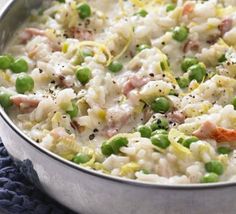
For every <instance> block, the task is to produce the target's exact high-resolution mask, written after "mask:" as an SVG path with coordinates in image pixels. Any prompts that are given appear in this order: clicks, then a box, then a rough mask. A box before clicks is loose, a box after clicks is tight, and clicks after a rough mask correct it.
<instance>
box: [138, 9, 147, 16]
mask: <svg viewBox="0 0 236 214" xmlns="http://www.w3.org/2000/svg"><path fill="white" fill-rule="evenodd" d="M137 14H138V15H139V16H141V17H146V16H147V14H148V12H147V11H146V10H143V9H142V10H140V11H139V12H138V13H137Z"/></svg>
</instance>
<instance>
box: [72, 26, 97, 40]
mask: <svg viewBox="0 0 236 214" xmlns="http://www.w3.org/2000/svg"><path fill="white" fill-rule="evenodd" d="M70 35H71V37H72V38H75V39H79V40H82V41H83V40H93V32H92V31H91V30H87V29H83V28H78V27H72V28H70Z"/></svg>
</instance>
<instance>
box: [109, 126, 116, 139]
mask: <svg viewBox="0 0 236 214" xmlns="http://www.w3.org/2000/svg"><path fill="white" fill-rule="evenodd" d="M117 133H118V129H117V128H115V127H114V128H110V129H108V130H107V132H106V136H107V137H109V138H111V137H113V136H114V135H116V134H117Z"/></svg>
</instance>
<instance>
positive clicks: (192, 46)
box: [183, 40, 200, 53]
mask: <svg viewBox="0 0 236 214" xmlns="http://www.w3.org/2000/svg"><path fill="white" fill-rule="evenodd" d="M199 46H200V43H199V42H198V41H194V40H188V41H187V42H186V43H185V45H184V47H183V52H184V53H186V52H188V51H190V50H191V51H198V50H199Z"/></svg>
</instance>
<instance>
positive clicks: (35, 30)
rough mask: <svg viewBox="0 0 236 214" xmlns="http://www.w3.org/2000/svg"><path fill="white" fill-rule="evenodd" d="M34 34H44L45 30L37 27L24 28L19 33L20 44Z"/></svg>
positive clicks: (24, 42)
mask: <svg viewBox="0 0 236 214" xmlns="http://www.w3.org/2000/svg"><path fill="white" fill-rule="evenodd" d="M34 36H45V31H44V30H40V29H38V28H26V29H25V30H24V31H23V32H22V33H21V34H20V35H19V37H20V40H21V43H22V44H26V43H27V42H28V41H29V40H30V39H32V37H34Z"/></svg>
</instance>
